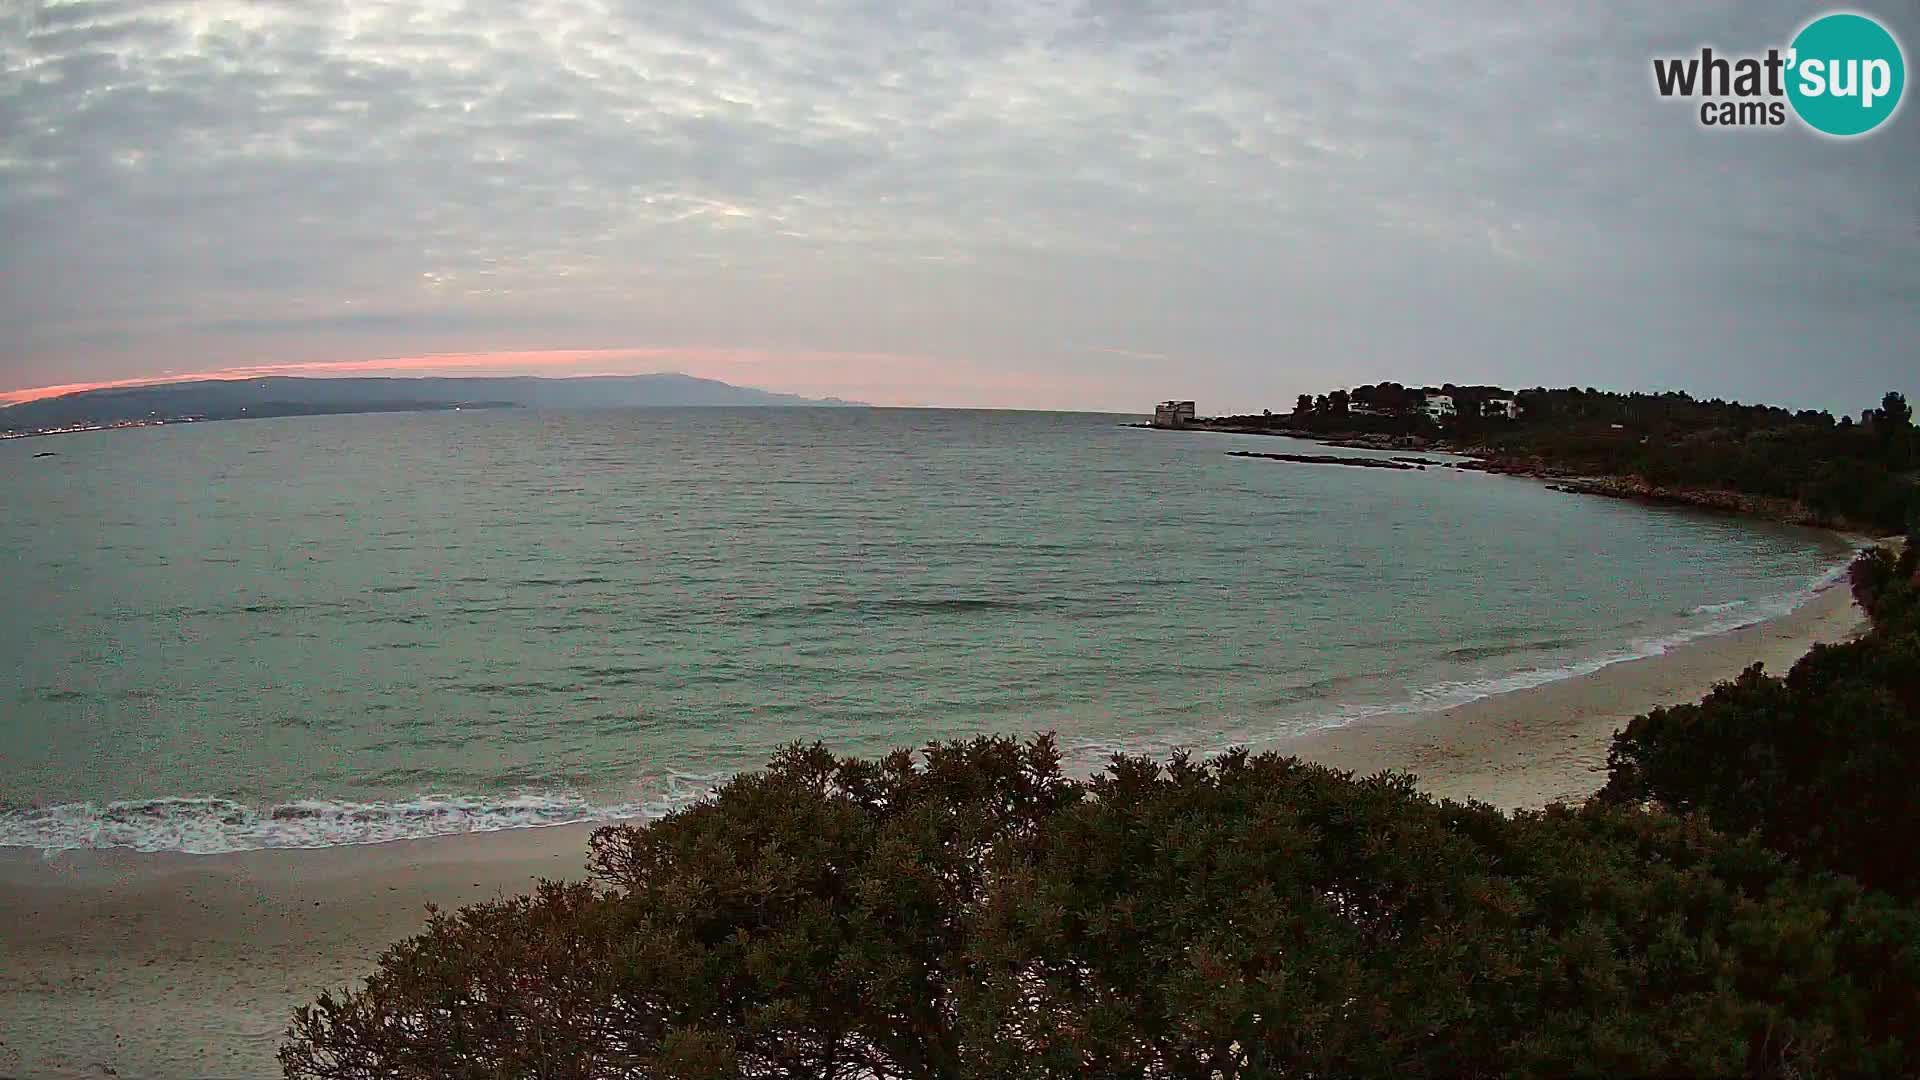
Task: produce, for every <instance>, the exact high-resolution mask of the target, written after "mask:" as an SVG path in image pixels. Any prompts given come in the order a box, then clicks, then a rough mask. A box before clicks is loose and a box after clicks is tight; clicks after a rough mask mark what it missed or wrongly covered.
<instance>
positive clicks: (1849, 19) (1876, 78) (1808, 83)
mask: <svg viewBox="0 0 1920 1080" xmlns="http://www.w3.org/2000/svg"><path fill="white" fill-rule="evenodd" d="M1788 56H1789V59H1788V61H1787V63H1788V65H1789V67H1788V81H1787V100H1789V101H1791V102H1792V103H1793V111H1794V112H1796V113H1799V114H1800V119H1802V120H1804V121H1806V123H1807V126H1808V127H1811V128H1813V129H1814V130H1815V131H1820V132H1824V133H1826V134H1828V135H1838V136H1841V137H1845V136H1849V135H1864V134H1866V133H1867V132H1869V131H1872V130H1873V129H1874V128H1877V127H1879V126H1880V125H1881V124H1883V123H1885V122H1886V120H1887V118H1888V117H1890V116H1892V115H1893V113H1894V110H1895V109H1898V108H1899V107H1900V92H1901V91H1903V90H1905V89H1906V86H1907V63H1906V58H1905V57H1904V56H1902V55H1901V53H1900V43H1899V42H1897V41H1895V40H1894V39H1893V35H1892V34H1890V33H1888V32H1887V29H1886V27H1884V26H1881V25H1880V24H1879V23H1877V22H1875V21H1873V20H1872V19H1869V18H1867V17H1866V16H1865V15H1854V14H1851V13H1840V14H1835V15H1823V16H1821V17H1820V18H1818V19H1815V20H1813V21H1812V22H1810V23H1808V24H1807V25H1806V27H1805V28H1803V29H1802V30H1801V31H1800V33H1799V34H1798V35H1796V36H1795V37H1794V39H1793V45H1792V52H1791V53H1789V54H1788Z"/></svg>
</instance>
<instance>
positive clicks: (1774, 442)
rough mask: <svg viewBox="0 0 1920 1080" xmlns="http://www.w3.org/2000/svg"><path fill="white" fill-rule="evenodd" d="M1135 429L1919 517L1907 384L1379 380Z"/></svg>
mask: <svg viewBox="0 0 1920 1080" xmlns="http://www.w3.org/2000/svg"><path fill="white" fill-rule="evenodd" d="M1133 426H1135V427H1143V428H1155V429H1161V430H1179V431H1211V432H1223V433H1230V434H1243V435H1280V436H1290V437H1293V438H1299V439H1311V440H1314V441H1318V442H1322V443H1326V444H1329V445H1333V446H1344V447H1352V448H1356V449H1366V450H1428V451H1435V452H1443V453H1454V454H1460V455H1465V456H1467V457H1469V458H1472V459H1473V460H1472V461H1470V462H1466V463H1462V464H1460V465H1459V466H1458V467H1460V468H1471V469H1479V470H1482V471H1486V472H1497V473H1508V474H1514V475H1523V476H1534V477H1541V478H1546V479H1551V480H1554V481H1556V485H1555V486H1556V487H1557V489H1558V490H1563V491H1570V492H1576V493H1580V494H1594V495H1609V496H1614V497H1617V498H1629V499H1637V500H1641V501H1646V502H1661V503H1674V504H1681V505H1689V506H1700V507H1705V508H1710V509H1715V510H1724V511H1729V512H1734V513H1743V514H1751V515H1755V516H1759V517H1766V518H1771V519H1774V520H1778V521H1786V522H1791V523H1795V524H1803V525H1816V526H1824V527H1829V528H1836V529H1845V530H1849V531H1855V532H1867V533H1874V534H1885V533H1895V532H1901V531H1903V530H1905V529H1907V528H1909V527H1910V526H1911V525H1912V524H1913V523H1914V522H1915V521H1916V520H1917V519H1920V435H1917V434H1916V431H1915V428H1914V424H1913V409H1912V407H1911V406H1910V405H1909V404H1908V403H1907V399H1906V397H1905V396H1904V395H1902V394H1900V393H1898V392H1891V393H1888V394H1887V395H1886V396H1885V397H1883V398H1881V400H1880V406H1879V407H1878V408H1869V409H1864V410H1862V411H1861V413H1860V414H1859V416H1858V418H1857V419H1856V418H1855V417H1853V416H1840V417H1835V416H1834V415H1833V414H1831V413H1828V412H1824V411H1821V410H1815V409H1801V410H1798V411H1794V410H1790V409H1784V408H1780V407H1778V406H1772V405H1745V404H1742V403H1740V402H1737V401H1723V400H1720V399H1717V398H1715V399H1710V400H1707V399H1699V398H1695V397H1693V396H1691V395H1689V394H1686V393H1682V392H1677V391H1670V392H1666V393H1659V394H1641V393H1633V394H1621V393H1612V392H1609V391H1603V390H1595V389H1593V388H1591V387H1588V388H1586V389H1581V388H1578V387H1567V388H1564V389H1558V390H1549V389H1546V388H1544V387H1535V388H1533V389H1530V390H1508V389H1505V388H1502V387H1498V386H1462V385H1456V384H1453V383H1447V384H1445V385H1442V386H1426V387H1409V386H1403V385H1401V384H1399V383H1393V382H1383V383H1375V384H1371V385H1364V386H1356V387H1352V388H1350V389H1340V390H1332V391H1329V392H1327V393H1324V394H1318V395H1312V394H1301V395H1300V396H1299V397H1298V398H1296V399H1295V401H1294V406H1293V410H1292V411H1291V412H1285V413H1276V412H1273V411H1272V410H1263V411H1261V412H1259V413H1257V414H1254V413H1240V414H1233V415H1227V416H1215V417H1203V416H1199V415H1197V414H1196V409H1195V403H1194V402H1192V401H1167V402H1162V403H1161V404H1160V405H1158V406H1157V407H1156V408H1155V410H1154V416H1153V419H1152V420H1151V421H1149V422H1145V423H1140V424H1135V425H1133ZM1243 456H1247V455H1243ZM1252 456H1259V457H1277V458H1278V459H1280V460H1283V461H1295V462H1302V461H1305V462H1308V463H1316V464H1317V463H1321V462H1320V460H1319V459H1317V458H1307V457H1304V456H1302V455H1264V454H1263V455H1252ZM1342 464H1345V462H1342Z"/></svg>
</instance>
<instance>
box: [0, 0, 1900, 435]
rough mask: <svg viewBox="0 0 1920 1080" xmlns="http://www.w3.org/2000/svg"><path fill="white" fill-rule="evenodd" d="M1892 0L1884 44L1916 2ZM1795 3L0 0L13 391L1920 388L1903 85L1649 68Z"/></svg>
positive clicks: (1768, 19) (1774, 29)
mask: <svg viewBox="0 0 1920 1080" xmlns="http://www.w3.org/2000/svg"><path fill="white" fill-rule="evenodd" d="M1878 2H1879V6H1878V7H1873V6H1871V5H1869V6H1868V7H1866V8H1863V9H1861V10H1866V11H1868V12H1869V13H1871V14H1874V15H1877V16H1879V17H1881V19H1882V21H1883V22H1884V23H1886V24H1887V25H1888V26H1889V27H1890V28H1892V29H1893V30H1894V32H1895V33H1896V35H1898V36H1899V37H1900V38H1901V39H1902V41H1903V42H1905V43H1906V44H1907V53H1908V61H1909V67H1911V66H1912V65H1913V64H1914V63H1915V62H1916V60H1920V57H1916V55H1915V54H1916V48H1915V44H1914V43H1916V42H1920V10H1917V9H1916V7H1915V4H1914V0H1878ZM1820 10H1822V9H1820V8H1817V7H1813V6H1808V5H1796V4H1781V3H1769V2H1759V3H1756V2H1739V3H1732V2H1726V3H1706V2H1700V3H1688V4H1674V3H1672V2H1671V0H1648V2H1640V0H1634V2H1618V3H1608V4H1593V3H1590V2H1571V0H1568V2H1555V0H1539V2H1530V3H1514V2H1513V0H1451V2H1447V3H1440V2H1438V0H1422V2H1404V3H1402V2H1393V3H1355V2H1352V0H1327V2H1319V0H1304V2H1303V0H1273V2H1268V0H1186V2H1179V3H1176V2H1171V0H1066V2H1058V0H412V2H402V0H200V2H185V0H61V2H53V0H0V392H5V391H19V390H23V389H28V388H35V387H44V386H48V385H55V384H82V383H97V382H103V381H111V380H118V379H130V378H145V377H154V376H163V375H183V374H187V373H199V372H212V371H232V370H235V369H241V368H244V369H248V370H261V369H267V370H281V371H288V372H296V373H324V372H327V371H340V372H346V371H352V372H355V373H365V372H391V373H396V374H403V373H407V372H416V373H417V372H424V371H439V372H452V371H459V372H500V373H507V372H520V373H525V372H536V373H549V374H567V373H589V372H592V373H599V372H616V371H656V370H681V371H687V372H691V373H693V374H698V375H706V376H712V377H716V378H723V379H727V380H728V381H732V382H738V383H742V384H747V385H754V386H762V387H767V388H771V389H777V390H785V391H795V392H801V393H809V394H837V395H840V396H844V397H851V398H859V399H863V400H867V401H872V402H876V403H886V404H942V405H984V406H1016V407H1045V408H1055V407H1080V408H1094V409H1114V410H1124V411H1138V410H1139V409H1140V408H1142V407H1143V406H1145V405H1146V404H1148V403H1150V402H1151V401H1153V400H1155V399H1159V398H1164V397H1168V396H1180V397H1193V398H1197V399H1199V400H1200V402H1201V408H1202V411H1203V412H1205V411H1216V410H1218V411H1224V410H1226V409H1230V408H1259V407H1263V406H1264V407H1272V408H1276V409H1278V408H1285V407H1287V406H1288V404H1289V403H1290V402H1291V400H1292V397H1293V395H1294V394H1296V393H1298V392H1300V391H1303V390H1319V389H1324V388H1326V387H1328V386H1330V385H1336V384H1338V385H1351V384H1354V383H1358V382H1372V381H1375V380H1379V379H1388V378H1390V379H1397V380H1400V381H1405V382H1412V383H1423V382H1438V381H1443V380H1452V381H1461V382H1465V381H1475V382H1479V381H1487V382H1498V383H1504V384H1509V385H1513V384H1519V385H1534V384H1543V383H1544V384H1549V385H1560V384H1566V383H1575V384H1579V385H1595V386H1603V387H1610V388H1663V389H1664V388H1680V389H1687V390H1691V391H1693V392H1695V393H1699V394H1702V395H1714V396H1733V397H1742V398H1746V399H1749V400H1751V399H1764V400H1772V401H1778V402H1781V403H1786V404H1794V405H1813V406H1821V407H1832V408H1846V409H1849V410H1857V409H1859V408H1861V407H1862V406H1864V405H1866V404H1870V403H1871V402H1873V401H1877V399H1878V397H1879V395H1880V393H1881V392H1882V391H1884V390H1885V389H1888V388H1890V387H1900V388H1903V389H1905V390H1907V391H1908V392H1910V393H1916V392H1920V110H1917V109H1916V106H1914V104H1913V103H1912V102H1908V103H1907V104H1906V106H1905V107H1904V108H1903V110H1902V111H1901V113H1900V114H1899V115H1897V116H1896V117H1895V118H1894V120H1893V121H1891V122H1890V123H1889V124H1888V125H1886V126H1883V127H1882V128H1881V129H1880V130H1879V131H1878V132H1876V133H1875V134H1873V135H1871V136H1869V137H1867V138H1864V139H1856V140H1851V141H1846V142H1841V141H1834V140H1828V139H1824V138H1821V137H1819V136H1816V135H1814V134H1813V133H1811V132H1809V131H1807V130H1805V129H1803V128H1799V127H1797V126H1792V127H1789V128H1787V129H1767V130H1750V131H1708V130H1703V129H1701V128H1700V127H1699V125H1698V123H1697V120H1696V117H1695V112H1694V110H1693V109H1692V108H1691V107H1689V106H1687V105H1685V104H1681V103H1678V102H1672V101H1662V100H1660V99H1658V98H1657V97H1656V96H1655V95H1654V93H1653V90H1652V79H1651V75H1650V59H1651V58H1652V57H1653V56H1656V55H1682V54H1686V53H1688V52H1696V53H1697V51H1698V49H1699V47H1700V46H1701V45H1702V44H1712V45H1714V46H1716V47H1717V48H1720V49H1724V50H1753V51H1759V50H1764V49H1765V48H1766V47H1768V46H1770V45H1779V46H1784V45H1785V44H1786V41H1787V40H1788V39H1789V38H1790V37H1791V35H1792V33H1793V31H1794V30H1795V29H1796V28H1797V27H1798V26H1800V25H1801V24H1803V23H1804V22H1806V21H1807V20H1808V19H1809V18H1810V17H1811V16H1813V15H1814V14H1816V13H1818V12H1819V11H1820ZM1914 93H1916V91H1912V90H1910V91H1909V92H1908V96H1909V97H1912V96H1913V95H1914ZM16 396H18V395H16Z"/></svg>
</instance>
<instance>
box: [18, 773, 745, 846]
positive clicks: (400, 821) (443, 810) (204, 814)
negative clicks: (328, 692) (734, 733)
mask: <svg viewBox="0 0 1920 1080" xmlns="http://www.w3.org/2000/svg"><path fill="white" fill-rule="evenodd" d="M711 790H712V788H711V785H703V786H697V787H696V786H695V785H690V784H685V783H676V784H673V785H670V787H669V789H668V790H667V791H665V792H663V793H662V794H661V795H660V796H659V797H658V798H655V799H652V800H649V801H647V802H644V803H629V804H622V805H610V806H596V805H594V804H591V803H588V802H587V801H585V800H583V799H581V798H579V797H577V796H573V795H568V794H537V793H522V794H517V795H510V796H505V797H498V798H488V797H484V796H462V795H443V794H424V795H420V796H417V797H415V798H412V799H407V800H403V801H396V802H370V803H352V802H331V801H326V800H320V799H304V800H299V801H296V802H288V803H281V804H278V805H275V806H271V807H268V808H266V809H264V810H263V809H260V808H257V807H251V806H247V805H244V804H242V803H238V802H234V801H232V800H229V799H218V798H200V797H181V798H163V799H145V800H139V801H127V802H111V803H107V804H105V805H100V804H96V803H90V802H89V803H65V804H61V805H58V806H47V807H34V808H26V809H16V810H10V811H7V812H5V813H0V847H27V848H39V849H40V850H42V851H48V852H52V851H66V850H72V849H75V848H129V849H132V850H134V851H175V852H184V853H187V854H193V855H212V854H219V853H222V852H230V851H251V850H259V849H263V848H321V847H337V846H340V845H345V844H380V843H386V842H389V841H393V840H413V839H419V838H421V837H428V836H445V835H449V834H453V833H470V832H495V831H498V830H501V829H529V828H542V827H546V826H552V825H568V824H572V823H575V822H583V821H610V820H618V819H626V818H640V817H657V816H659V815H661V814H664V813H666V812H668V811H669V810H671V809H673V808H674V807H676V806H680V805H685V804H687V803H690V802H693V801H695V800H697V799H699V798H700V797H702V796H703V795H705V794H707V793H708V792H709V791H711Z"/></svg>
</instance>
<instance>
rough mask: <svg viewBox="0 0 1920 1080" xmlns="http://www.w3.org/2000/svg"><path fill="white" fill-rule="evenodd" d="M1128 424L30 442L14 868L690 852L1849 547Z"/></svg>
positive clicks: (1361, 702)
mask: <svg viewBox="0 0 1920 1080" xmlns="http://www.w3.org/2000/svg"><path fill="white" fill-rule="evenodd" d="M1119 420H1120V418H1116V417H1110V416H1088V415H1062V414H1040V413H980V412H950V411H904V410H857V409H856V410H807V409H775V410H728V409H718V410H700V409H687V410H633V411H609V412H580V413H550V412H519V411H512V412H484V413H472V412H468V413H441V414H422V415H400V416H394V415H382V416H350V417H316V418H300V419H289V420H272V421H254V422H239V423H223V424H208V425H183V426H174V427H166V428H150V429H140V430H132V431H123V432H110V433H101V434H95V435H83V436H71V437H68V438H65V439H63V440H61V446H60V454H59V456H57V457H54V458H48V459H44V460H43V459H35V458H33V457H32V453H33V450H34V446H33V442H32V441H31V440H22V441H19V442H14V443H9V444H0V505H4V506H5V507H6V512H5V514H4V515H3V516H0V565H4V566H5V567H6V568H7V572H6V573H5V574H4V575H3V576H0V678H4V679H5V680H6V681H5V682H4V683H0V804H3V805H4V810H0V844H4V845H15V846H29V847H42V848H67V847H96V846H100V847H132V848H138V849H143V850H180V851H198V852H211V851H225V850H235V849H241V848H257V847H278V846H317V845H329V844H339V843H355V842H367V841H377V840H388V839H398V838H402V837H408V836H423V835H432V834H436V833H446V832H462V831H471V830H479V829H492V828H505V827H514V826H523V825H538V824H551V823H554V822H558V821H566V820H578V819H582V818H592V817H598V816H607V815H615V814H618V815H626V814H633V813H646V812H657V811H659V810H662V809H665V808H668V807H671V806H673V805H678V804H681V803H684V802H686V801H688V800H690V799H693V798H696V797H698V796H699V795H700V794H701V793H703V792H705V791H706V790H707V789H708V788H709V786H710V785H711V784H712V783H714V782H715V781H717V780H719V779H721V778H724V777H725V776H727V775H730V774H732V773H733V772H736V771H738V770H741V769H746V768H752V767H754V766H757V765H759V764H761V763H763V762H764V761H765V760H766V758H767V757H768V756H769V755H771V754H772V753H773V752H775V751H776V750H777V749H778V748H779V747H781V746H782V745H785V744H787V743H790V742H792V741H795V740H809V741H810V740H813V739H824V740H826V741H827V742H829V743H830V744H831V745H832V746H833V747H834V748H835V749H836V750H838V751H840V752H843V753H873V752H878V751H882V750H885V749H887V748H890V747H894V746H902V745H914V744H918V743H922V742H925V741H926V740H929V739H935V738H950V737H959V736H965V735H969V734H974V733H978V732H987V731H997V732H1018V733H1025V732H1030V731H1034V730H1042V729H1053V730H1057V731H1058V732H1059V734H1060V739H1061V743H1062V746H1063V748H1064V749H1065V750H1066V751H1067V752H1068V754H1069V757H1070V758H1071V759H1073V760H1074V761H1075V762H1078V763H1091V762H1094V761H1097V760H1098V759H1099V758H1100V757H1102V756H1103V755H1105V754H1106V753H1109V752H1114V751H1137V752H1147V753H1164V752H1165V751H1167V750H1169V749H1171V748H1174V747H1177V746H1185V747H1192V748H1195V749H1200V750H1210V749H1219V748H1222V747H1225V746H1228V745H1234V744H1253V745H1262V744H1265V743H1268V742H1271V741H1273V740H1275V739H1279V738H1284V737H1288V736H1296V735H1300V734H1302V733H1306V732H1310V731H1313V730H1317V729H1321V728H1324V727H1327V726H1329V725H1336V724H1341V723H1346V722H1350V721H1353V720H1355V719H1359V718H1366V717H1375V718H1377V717H1380V716H1382V715H1385V714H1393V713H1407V714H1414V713H1417V712H1420V711H1422V710H1430V709H1437V708H1444V707H1446V706H1448V705H1452V704H1457V703H1460V702H1462V701H1467V700H1472V699H1474V698H1477V697H1483V696H1486V695H1489V694H1494V693H1499V692H1502V691H1504V690H1510V689H1517V688H1522V687H1526V686H1533V685H1539V684H1540V683H1543V682H1547V681H1551V680H1553V679H1558V678H1564V677H1567V676H1569V675H1572V674H1577V673H1580V672H1583V671H1591V670H1594V669H1595V668H1597V667H1599V666H1602V665H1604V664H1606V663H1609V662H1613V661H1617V660H1620V659H1626V658H1631V657H1634V656H1643V655H1650V654H1653V653H1657V652H1659V651H1661V650H1663V649H1665V648H1668V647H1671V646H1673V645H1675V644H1677V643H1680V642H1683V641H1686V640H1689V639H1691V638H1694V637H1698V636H1701V635H1706V634H1711V633H1715V632H1719V631H1723V630H1726V629H1730V628H1732V627H1735V626H1740V625H1746V624H1750V623H1752V622H1755V621H1759V620H1762V619H1766V618H1770V617H1773V616H1775V615H1778V614H1781V613H1783V612H1785V611H1787V610H1789V609H1791V608H1792V607H1793V606H1794V605H1795V604H1797V603H1799V602H1801V601H1803V600H1804V599H1805V598H1806V597H1807V596H1808V595H1809V594H1810V590H1811V589H1812V588H1814V587H1815V586H1816V585H1817V584H1819V583H1821V582H1823V581H1832V580H1834V579H1835V577H1836V576H1837V573H1838V568H1839V567H1841V566H1842V565H1843V563H1844V561H1845V559H1846V557H1847V555H1848V550H1849V549H1848V547H1847V545H1846V544H1845V543H1844V542H1842V541H1841V540H1839V539H1838V538H1836V537H1834V536H1832V535H1831V534H1826V533H1821V532H1817V531H1813V530H1805V529H1797V528H1791V527H1784V526H1772V525H1767V524H1765V523H1757V522H1753V521H1747V520H1740V519H1734V518H1729V517H1723V516H1718V515H1711V514H1704V513H1698V512H1693V511H1687V510H1680V509H1664V508H1651V507H1644V506H1638V505H1633V504H1629V503H1623V502H1614V501H1609V500H1604V499H1597V498H1591V497H1582V496H1575V495H1567V494H1562V493H1558V492H1551V491H1547V490H1546V489H1545V487H1544V486H1543V485H1541V484H1539V483H1536V482H1534V481H1529V480H1521V479H1514V478H1509V477H1499V476H1486V475H1480V474H1475V473H1463V472H1456V471H1454V470H1442V469H1429V470H1426V471H1425V472H1395V471H1389V470H1380V469H1343V468H1338V467H1331V466H1324V465H1301V464H1292V463H1280V462H1271V461H1263V460H1247V459H1235V458H1230V457H1228V456H1227V454H1226V451H1229V450H1235V449H1253V450H1258V451H1277V452H1293V451H1299V452H1309V453H1332V454H1343V455H1344V454H1355V455H1362V454H1364V453H1365V452H1363V451H1348V450H1331V449H1327V448H1322V447H1317V446H1311V445H1309V444H1302V443H1297V442H1293V441H1291V440H1285V439H1274V438H1258V437H1237V436H1222V435H1207V434H1192V433H1164V432H1151V431H1141V430H1135V429H1127V428H1123V427H1121V426H1119Z"/></svg>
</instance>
